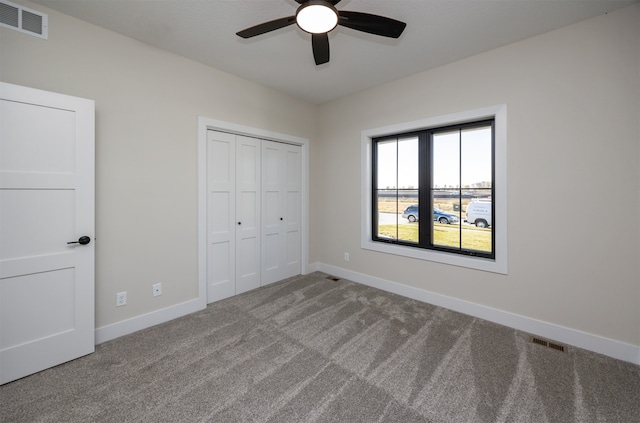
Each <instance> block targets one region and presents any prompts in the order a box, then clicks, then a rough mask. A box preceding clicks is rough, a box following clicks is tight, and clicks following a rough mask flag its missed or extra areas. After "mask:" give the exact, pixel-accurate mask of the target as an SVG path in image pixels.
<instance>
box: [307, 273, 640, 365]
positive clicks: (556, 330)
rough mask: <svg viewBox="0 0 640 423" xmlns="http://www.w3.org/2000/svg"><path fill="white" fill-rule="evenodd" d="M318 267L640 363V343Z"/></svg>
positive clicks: (364, 275) (434, 303)
mask: <svg viewBox="0 0 640 423" xmlns="http://www.w3.org/2000/svg"><path fill="white" fill-rule="evenodd" d="M312 267H313V268H315V269H316V270H319V271H321V272H325V273H328V274H331V275H334V276H339V277H341V278H345V279H349V280H351V281H353V282H357V283H361V284H363V285H368V286H371V287H373V288H378V289H381V290H383V291H387V292H391V293H394V294H398V295H402V296H404V297H408V298H412V299H415V300H418V301H422V302H426V303H429V304H433V305H436V306H439V307H444V308H447V309H449V310H453V311H457V312H460V313H463V314H467V315H469V316H473V317H478V318H480V319H484V320H488V321H490V322H493V323H498V324H500V325H503V326H507V327H510V328H513V329H517V330H521V331H523V332H527V333H530V334H532V335H537V336H541V337H544V338H548V339H549V340H553V341H559V342H562V343H565V344H569V345H573V346H575V347H578V348H583V349H585V350H589V351H593V352H596V353H599V354H603V355H606V356H609V357H613V358H616V359H618V360H623V361H628V362H630V363H634V364H638V365H640V346H637V345H632V344H627V343H624V342H620V341H616V340H613V339H609V338H603V337H601V336H598V335H594V334H591V333H587V332H583V331H579V330H576V329H571V328H567V327H564V326H559V325H555V324H553V323H549V322H544V321H542V320H537V319H533V318H530V317H526V316H522V315H519V314H514V313H510V312H507V311H502V310H498V309H494V308H491V307H487V306H483V305H479V304H475V303H471V302H468V301H464V300H459V299H457V298H453V297H449V296H446V295H441V294H436V293H433V292H429V291H426V290H423V289H419V288H415V287H411V286H408V285H403V284H400V283H397V282H392V281H389V280H385V279H381V278H377V277H374V276H370V275H366V274H363V273H358V272H353V271H351V270H347V269H343V268H341V267H336V266H330V265H327V264H323V263H314V265H313V266H312Z"/></svg>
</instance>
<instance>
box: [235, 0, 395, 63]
mask: <svg viewBox="0 0 640 423" xmlns="http://www.w3.org/2000/svg"><path fill="white" fill-rule="evenodd" d="M296 2H298V3H299V4H300V7H298V10H297V11H296V14H295V15H293V16H287V17H285V18H280V19H275V20H273V21H269V22H264V23H261V24H258V25H255V26H252V27H250V28H247V29H243V30H242V31H240V32H238V33H236V35H238V36H240V37H242V38H251V37H255V36H257V35H261V34H265V33H267V32H271V31H275V30H276V29H280V28H284V27H285V26H289V25H293V24H294V23H296V24H298V26H299V27H300V28H301V29H302V30H303V31H306V32H308V33H310V34H311V45H312V47H313V58H314V59H315V61H316V65H321V64H323V63H327V62H328V61H329V36H328V35H327V34H328V33H329V32H330V31H331V30H333V29H334V28H335V27H336V26H337V25H342V26H346V27H347V28H351V29H355V30H358V31H363V32H368V33H369V34H375V35H381V36H383V37H389V38H398V37H400V35H401V34H402V31H404V28H405V27H406V26H407V24H406V23H404V22H400V21H397V20H395V19H391V18H386V17H384V16H378V15H372V14H370V13H362V12H349V11H346V10H340V11H339V10H337V9H336V8H335V5H336V4H338V3H339V2H340V0H296Z"/></svg>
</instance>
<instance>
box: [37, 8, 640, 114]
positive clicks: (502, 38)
mask: <svg viewBox="0 0 640 423" xmlns="http://www.w3.org/2000/svg"><path fill="white" fill-rule="evenodd" d="M637 1H638V0H342V1H341V2H340V3H338V5H337V6H336V7H337V8H338V10H352V11H358V12H366V13H372V14H376V15H382V16H387V17H390V18H394V19H397V20H400V21H403V22H406V23H407V28H406V29H405V31H404V33H403V34H402V36H401V37H400V38H399V39H397V40H394V39H388V38H384V37H379V36H375V35H370V34H365V33H362V32H358V31H355V30H352V29H349V28H345V27H341V26H338V27H337V28H336V29H334V30H333V31H332V32H331V33H330V34H329V40H330V48H331V61H330V62H329V63H327V64H324V65H321V66H316V65H315V63H314V60H313V54H312V51H311V36H310V35H309V34H307V33H305V32H303V31H302V30H301V29H299V28H298V27H297V26H296V25H292V26H289V27H286V28H282V29H279V30H277V31H273V32H270V33H268V34H263V35H260V36H258V37H254V38H251V39H248V40H244V39H242V38H240V37H238V36H236V35H235V33H236V32H238V31H239V30H241V29H245V28H247V27H250V26H253V25H256V24H258V23H262V22H264V21H269V20H273V19H277V18H281V17H285V16H291V15H294V14H295V11H296V9H297V7H298V6H299V5H298V3H296V2H295V1H294V0H35V3H39V4H41V5H44V6H46V7H49V8H51V9H55V10H58V11H60V12H62V13H65V14H67V15H71V16H74V17H77V18H79V19H82V20H84V21H87V22H90V23H93V24H96V25H99V26H101V27H104V28H107V29H109V30H112V31H115V32H118V33H121V34H123V35H126V36H128V37H131V38H134V39H136V40H139V41H142V42H144V43H147V44H150V45H153V46H156V47H158V48H161V49H164V50H168V51H171V52H173V53H176V54H179V55H181V56H184V57H187V58H190V59H193V60H196V61H198V62H201V63H204V64H206V65H209V66H211V67H214V68H217V69H220V70H223V71H226V72H229V73H232V74H235V75H238V76H240V77H242V78H245V79H249V80H252V81H255V82H258V83H260V84H263V85H266V86H268V87H272V88H274V89H276V90H279V91H282V92H284V93H287V94H289V95H291V96H294V97H297V98H300V99H303V100H306V101H309V102H312V103H316V104H319V103H323V102H326V101H329V100H333V99H336V98H339V97H341V96H345V95H348V94H352V93H355V92H358V91H361V90H364V89H367V88H370V87H373V86H376V85H380V84H383V83H385V82H389V81H392V80H395V79H399V78H402V77H405V76H408V75H411V74H415V73H418V72H421V71H425V70H428V69H432V68H434V67H437V66H441V65H444V64H447V63H450V62H453V61H456V60H459V59H462V58H465V57H469V56H472V55H474V54H478V53H482V52H484V51H488V50H491V49H494V48H496V47H499V46H502V45H506V44H509V43H513V42H515V41H519V40H522V39H525V38H528V37H532V36H535V35H538V34H542V33H544V32H547V31H550V30H553V29H556V28H560V27H562V26H565V25H569V24H571V23H575V22H578V21H581V20H584V19H588V18H590V17H593V16H597V15H601V14H604V13H607V12H611V11H612V10H615V9H618V8H621V7H625V6H627V5H630V4H632V3H634V2H637ZM55 30H56V29H55V27H51V26H50V28H49V31H50V33H53V32H55Z"/></svg>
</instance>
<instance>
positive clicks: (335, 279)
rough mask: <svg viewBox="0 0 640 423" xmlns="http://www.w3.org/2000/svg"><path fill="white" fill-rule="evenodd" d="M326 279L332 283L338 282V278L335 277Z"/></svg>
mask: <svg viewBox="0 0 640 423" xmlns="http://www.w3.org/2000/svg"><path fill="white" fill-rule="evenodd" d="M327 279H329V280H330V281H334V282H338V281H339V280H340V278H336V277H335V276H327Z"/></svg>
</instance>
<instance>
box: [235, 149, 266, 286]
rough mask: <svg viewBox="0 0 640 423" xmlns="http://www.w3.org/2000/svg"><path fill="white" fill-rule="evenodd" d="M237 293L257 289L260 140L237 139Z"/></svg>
mask: <svg viewBox="0 0 640 423" xmlns="http://www.w3.org/2000/svg"><path fill="white" fill-rule="evenodd" d="M236 218H237V222H236V224H237V226H236V294H241V293H243V292H246V291H249V290H251V289H255V288H258V287H259V286H260V140H258V139H255V138H250V137H243V136H237V137H236Z"/></svg>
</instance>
